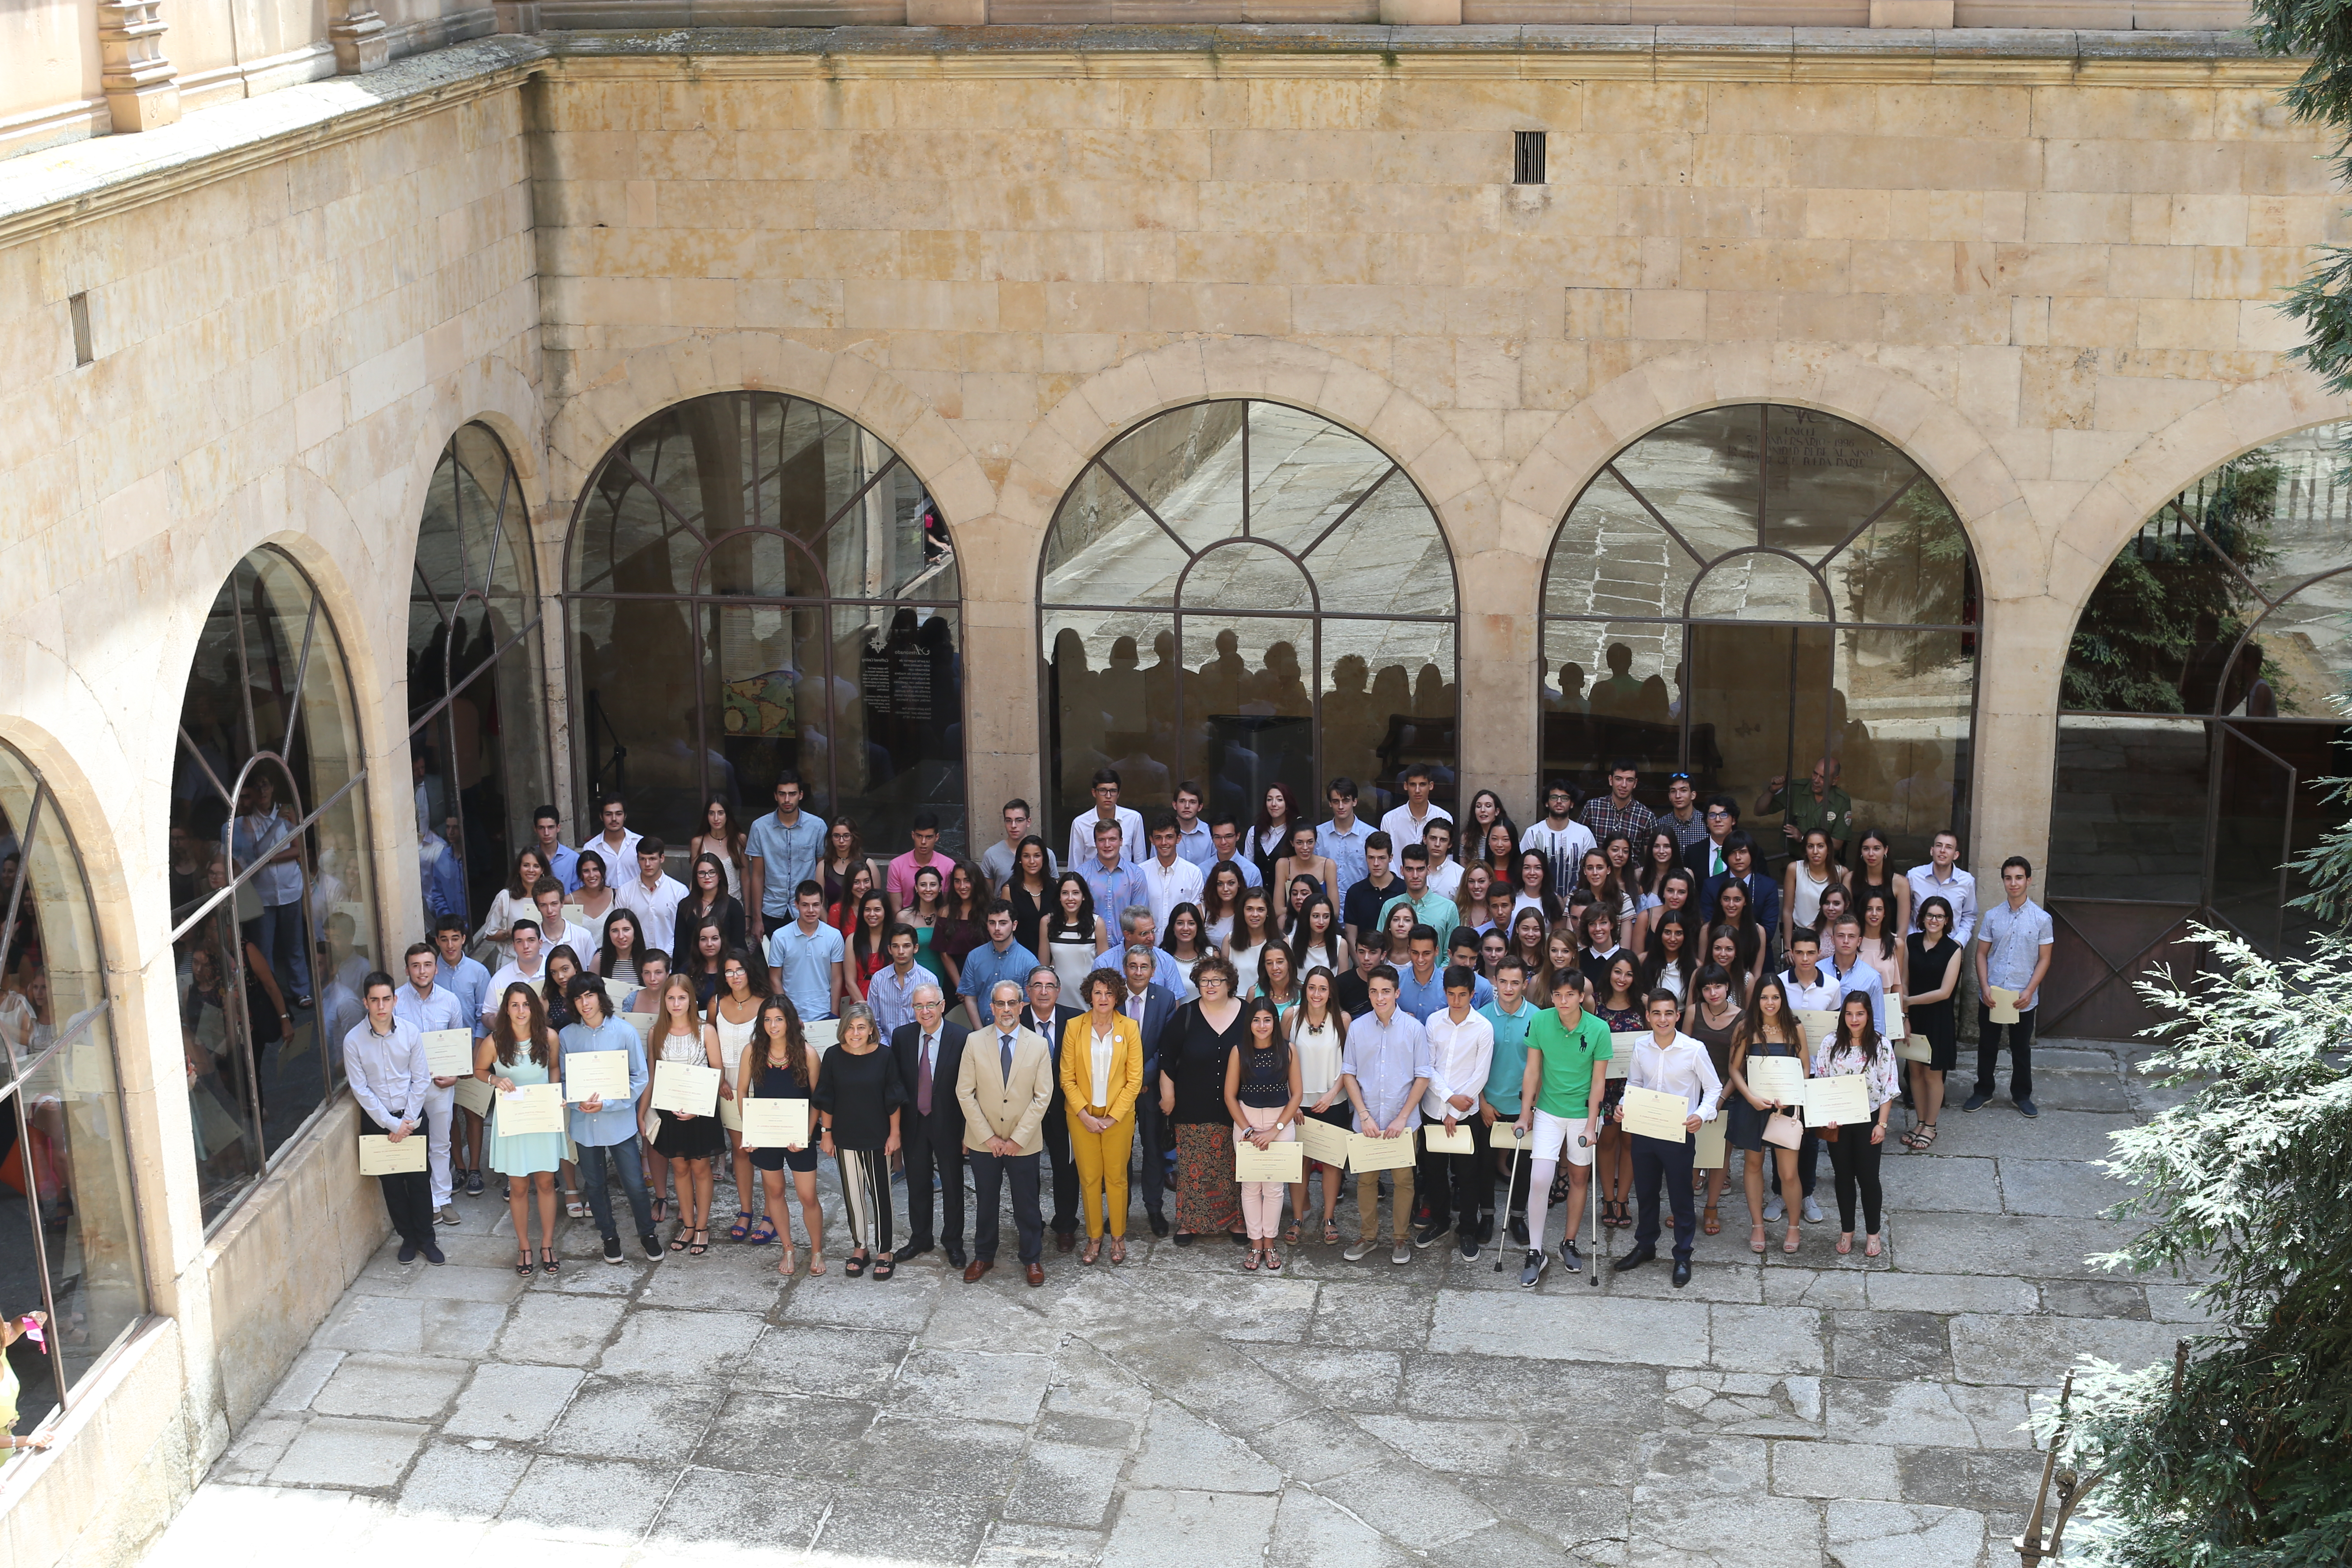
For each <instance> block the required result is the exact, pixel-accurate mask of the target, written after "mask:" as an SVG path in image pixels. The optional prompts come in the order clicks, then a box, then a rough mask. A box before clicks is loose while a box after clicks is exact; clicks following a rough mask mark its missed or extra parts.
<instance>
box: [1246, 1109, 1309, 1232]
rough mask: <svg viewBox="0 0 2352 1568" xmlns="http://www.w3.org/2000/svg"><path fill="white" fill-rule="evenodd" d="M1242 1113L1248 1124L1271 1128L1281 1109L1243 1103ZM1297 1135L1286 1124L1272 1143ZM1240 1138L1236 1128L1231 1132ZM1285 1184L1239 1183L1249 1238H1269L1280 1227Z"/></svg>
mask: <svg viewBox="0 0 2352 1568" xmlns="http://www.w3.org/2000/svg"><path fill="white" fill-rule="evenodd" d="M1242 1114H1243V1115H1244V1116H1246V1117H1248V1118H1249V1124H1250V1125H1251V1126H1252V1127H1271V1126H1273V1125H1274V1119H1275V1118H1276V1117H1277V1116H1279V1115H1281V1114H1282V1111H1281V1110H1280V1109H1279V1108H1278V1107H1273V1106H1268V1107H1265V1108H1263V1109H1261V1108H1260V1107H1258V1106H1255V1105H1244V1106H1243V1107H1242ZM1297 1136H1298V1129H1297V1128H1296V1127H1286V1128H1284V1129H1283V1130H1282V1131H1281V1133H1280V1135H1279V1136H1277V1137H1276V1139H1275V1142H1277V1143H1288V1142H1294V1141H1295V1140H1296V1139H1297ZM1241 1141H1242V1135H1241V1133H1240V1132H1239V1131H1235V1132H1234V1142H1235V1143H1236V1144H1238V1143H1240V1142H1241ZM1289 1185H1290V1184H1288V1183H1287V1182H1244V1183H1243V1184H1242V1224H1243V1225H1244V1226H1247V1227H1248V1228H1249V1234H1250V1239H1251V1240H1252V1241H1272V1240H1273V1239H1274V1237H1275V1233H1276V1232H1277V1231H1279V1230H1280V1229H1281V1228H1282V1198H1283V1194H1285V1193H1286V1192H1287V1191H1288V1190H1289Z"/></svg>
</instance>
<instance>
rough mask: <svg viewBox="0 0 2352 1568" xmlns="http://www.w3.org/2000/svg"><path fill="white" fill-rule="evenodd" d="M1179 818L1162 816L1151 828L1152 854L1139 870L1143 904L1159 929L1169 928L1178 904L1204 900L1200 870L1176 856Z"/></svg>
mask: <svg viewBox="0 0 2352 1568" xmlns="http://www.w3.org/2000/svg"><path fill="white" fill-rule="evenodd" d="M1176 838H1177V832H1176V819H1175V817H1173V816H1169V815H1166V814H1164V813H1163V814H1162V815H1161V816H1160V817H1159V818H1158V820H1156V821H1154V822H1153V823H1152V825H1151V854H1150V856H1149V857H1148V858H1146V859H1145V860H1144V862H1143V864H1142V865H1141V866H1140V867H1139V868H1137V869H1138V871H1139V874H1140V875H1141V877H1142V880H1143V895H1144V903H1145V904H1146V905H1147V906H1148V907H1149V908H1150V910H1151V920H1152V923H1153V924H1154V925H1156V926H1163V925H1166V924H1167V923H1168V911H1169V910H1172V909H1174V908H1175V907H1176V906H1177V905H1178V904H1197V903H1199V902H1200V901H1201V868H1199V867H1198V866H1195V865H1193V864H1192V862H1191V861H1190V860H1187V859H1185V858H1183V857H1182V856H1181V855H1179V854H1177V853H1176ZM1097 913H1101V914H1105V915H1111V914H1112V913H1113V911H1110V910H1097Z"/></svg>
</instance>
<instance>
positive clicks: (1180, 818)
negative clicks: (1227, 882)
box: [1176, 779, 1217, 871]
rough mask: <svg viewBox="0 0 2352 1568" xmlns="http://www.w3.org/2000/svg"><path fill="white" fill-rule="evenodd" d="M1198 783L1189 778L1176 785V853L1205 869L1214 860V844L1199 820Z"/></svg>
mask: <svg viewBox="0 0 2352 1568" xmlns="http://www.w3.org/2000/svg"><path fill="white" fill-rule="evenodd" d="M1203 804H1205V802H1204V800H1203V798H1202V795H1201V786H1200V785H1199V784H1194V783H1192V781H1191V780H1190V779H1187V780H1185V781H1184V782H1183V783H1182V784H1178V785H1177V786H1176V853H1177V854H1179V855H1181V856H1182V857H1184V858H1185V859H1187V860H1190V861H1191V862H1192V864H1193V865H1195V866H1198V867H1199V868H1201V869H1202V870H1203V871H1206V870H1207V869H1208V868H1210V867H1212V866H1213V865H1215V864H1216V863H1217V846H1216V844H1215V842H1214V841H1213V840H1212V839H1211V838H1210V837H1209V825H1208V824H1207V823H1205V822H1203V821H1202V820H1201V807H1202V805H1203Z"/></svg>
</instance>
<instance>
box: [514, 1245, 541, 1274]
mask: <svg viewBox="0 0 2352 1568" xmlns="http://www.w3.org/2000/svg"><path fill="white" fill-rule="evenodd" d="M538 1269H539V1265H537V1264H535V1263H533V1262H532V1261H531V1260H530V1247H524V1248H523V1249H522V1261H521V1262H520V1263H518V1264H516V1265H515V1272H516V1273H518V1274H520V1275H521V1276H522V1277H523V1278H524V1279H530V1277H531V1276H532V1275H533V1274H534V1273H536V1272H538Z"/></svg>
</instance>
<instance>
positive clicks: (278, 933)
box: [254, 901, 310, 1006]
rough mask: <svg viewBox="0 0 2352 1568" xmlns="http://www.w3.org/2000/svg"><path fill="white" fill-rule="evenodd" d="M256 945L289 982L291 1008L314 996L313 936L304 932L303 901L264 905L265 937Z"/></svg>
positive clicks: (270, 964)
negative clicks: (312, 979)
mask: <svg viewBox="0 0 2352 1568" xmlns="http://www.w3.org/2000/svg"><path fill="white" fill-rule="evenodd" d="M254 945H255V946H257V947H258V948H260V949H261V953H262V956H263V957H264V958H267V959H268V960H269V967H270V971H271V972H272V973H274V974H276V975H277V977H278V979H279V980H280V981H283V982H289V984H285V985H284V986H283V989H284V991H285V993H286V1003H287V1005H289V1006H291V1005H293V1003H294V998H295V997H297V996H308V995H309V994H310V932H309V931H305V930H304V929H303V925H302V906H301V904H300V902H299V901H297V902H294V903H290V904H264V905H262V906H261V934H260V936H259V937H258V938H257V940H256V942H255V943H254Z"/></svg>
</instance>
